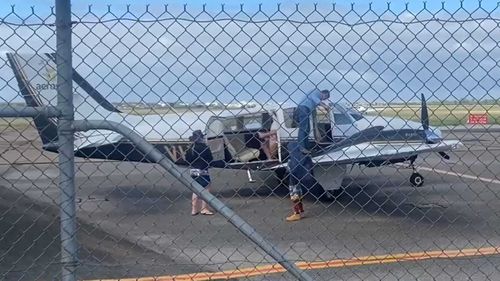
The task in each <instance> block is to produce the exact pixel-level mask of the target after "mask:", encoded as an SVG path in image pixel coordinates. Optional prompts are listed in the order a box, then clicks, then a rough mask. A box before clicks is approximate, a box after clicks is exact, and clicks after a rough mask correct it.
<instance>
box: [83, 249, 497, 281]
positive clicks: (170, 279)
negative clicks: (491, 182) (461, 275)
mask: <svg viewBox="0 0 500 281" xmlns="http://www.w3.org/2000/svg"><path fill="white" fill-rule="evenodd" d="M498 254H500V247H487V248H477V249H462V250H439V251H424V252H417V253H402V254H388V255H378V256H365V257H359V258H351V259H336V260H329V261H316V262H305V261H303V262H297V263H296V265H297V266H298V267H299V268H300V269H303V270H312V269H328V268H338V267H350V266H360V265H377V264H388V263H399V262H404V261H421V260H430V259H455V258H464V257H480V256H491V255H498ZM283 272H286V270H285V269H284V268H283V267H282V266H281V265H279V264H270V265H263V266H256V267H248V268H241V269H234V270H226V271H220V272H200V273H191V274H182V275H169V276H156V277H137V278H121V279H99V280H100V281H188V280H190V281H207V280H227V279H233V278H248V277H255V276H262V275H268V274H276V273H283ZM87 281H97V280H87Z"/></svg>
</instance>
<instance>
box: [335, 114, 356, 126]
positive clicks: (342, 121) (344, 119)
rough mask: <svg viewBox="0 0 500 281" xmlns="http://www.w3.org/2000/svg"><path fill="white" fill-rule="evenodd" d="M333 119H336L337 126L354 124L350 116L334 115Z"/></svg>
mask: <svg viewBox="0 0 500 281" xmlns="http://www.w3.org/2000/svg"><path fill="white" fill-rule="evenodd" d="M333 118H335V124H337V125H348V124H352V120H351V118H349V115H347V114H344V113H334V114H333Z"/></svg>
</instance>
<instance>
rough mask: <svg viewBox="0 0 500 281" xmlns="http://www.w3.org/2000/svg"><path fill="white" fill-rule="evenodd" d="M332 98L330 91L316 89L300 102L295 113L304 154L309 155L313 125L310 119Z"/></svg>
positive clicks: (299, 139) (299, 140)
mask: <svg viewBox="0 0 500 281" xmlns="http://www.w3.org/2000/svg"><path fill="white" fill-rule="evenodd" d="M329 98H330V91H328V90H322V91H320V90H318V89H314V90H312V91H310V92H309V93H308V94H307V95H306V96H305V97H304V98H303V99H302V101H300V103H299V105H298V106H297V109H296V111H295V118H296V120H295V122H296V123H297V124H298V126H299V133H298V138H297V140H298V142H299V144H300V146H301V151H302V152H303V153H306V154H308V153H309V132H310V131H311V125H310V121H309V118H310V116H311V114H312V112H313V110H315V109H316V107H317V106H318V105H320V104H321V103H322V102H323V101H324V100H326V99H329Z"/></svg>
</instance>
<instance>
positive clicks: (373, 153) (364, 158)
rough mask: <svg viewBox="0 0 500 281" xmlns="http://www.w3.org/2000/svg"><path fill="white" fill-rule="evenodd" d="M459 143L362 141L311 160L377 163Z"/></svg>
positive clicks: (406, 157)
mask: <svg viewBox="0 0 500 281" xmlns="http://www.w3.org/2000/svg"><path fill="white" fill-rule="evenodd" d="M461 145H462V143H461V142H460V141H458V140H443V141H440V142H438V143H433V144H429V143H422V142H418V143H415V142H413V143H412V142H363V143H359V144H354V145H350V146H345V147H343V148H339V149H335V150H331V151H329V152H326V153H325V154H321V155H317V156H314V157H313V158H312V161H313V163H314V164H315V165H333V164H335V165H344V164H366V165H370V164H371V165H377V164H379V163H384V162H386V163H387V162H390V161H391V160H401V159H409V158H411V157H413V156H416V155H419V154H422V153H429V152H444V151H450V150H453V149H456V148H457V147H459V146H461ZM283 167H287V163H282V164H279V165H275V166H273V167H270V168H266V169H265V170H275V169H278V168H283Z"/></svg>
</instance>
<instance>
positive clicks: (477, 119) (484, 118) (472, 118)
mask: <svg viewBox="0 0 500 281" xmlns="http://www.w3.org/2000/svg"><path fill="white" fill-rule="evenodd" d="M467 123H468V124H488V114H486V113H484V114H469V120H467Z"/></svg>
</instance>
